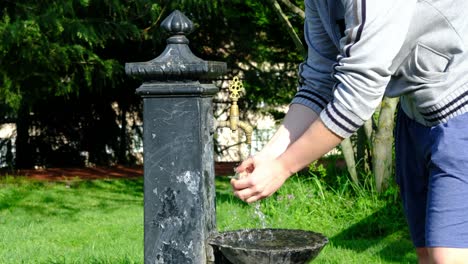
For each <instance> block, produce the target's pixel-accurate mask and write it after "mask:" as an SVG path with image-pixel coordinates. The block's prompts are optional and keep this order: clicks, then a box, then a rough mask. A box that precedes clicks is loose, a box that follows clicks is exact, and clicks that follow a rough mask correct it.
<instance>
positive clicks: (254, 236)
mask: <svg viewBox="0 0 468 264" xmlns="http://www.w3.org/2000/svg"><path fill="white" fill-rule="evenodd" d="M208 243H209V244H211V245H213V246H215V247H217V249H218V250H219V251H221V253H222V254H223V256H224V257H225V258H226V259H228V260H229V261H230V262H232V263H234V264H252V263H255V264H273V263H274V264H293V263H294V264H302V263H309V262H310V261H312V260H313V259H314V258H315V257H316V256H317V255H318V254H319V253H320V251H321V250H322V248H323V247H324V246H325V245H326V244H327V243H328V238H326V237H325V236H323V235H322V234H319V233H315V232H311V231H304V230H297V229H243V230H235V231H227V232H221V233H217V234H215V235H213V236H211V237H210V238H209V241H208Z"/></svg>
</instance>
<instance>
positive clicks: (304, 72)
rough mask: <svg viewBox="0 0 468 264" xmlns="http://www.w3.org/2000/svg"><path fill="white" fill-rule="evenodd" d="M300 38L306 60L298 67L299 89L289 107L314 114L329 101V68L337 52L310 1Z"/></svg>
mask: <svg viewBox="0 0 468 264" xmlns="http://www.w3.org/2000/svg"><path fill="white" fill-rule="evenodd" d="M305 13H306V17H305V21H304V32H305V33H304V37H305V41H306V43H307V47H308V51H307V52H308V54H307V59H306V60H305V61H304V62H303V63H302V64H301V65H300V66H299V88H298V92H297V93H296V95H295V97H294V98H293V100H292V104H295V103H296V104H302V105H305V106H307V107H309V108H311V109H312V110H313V111H315V112H316V113H317V114H320V112H321V111H322V110H323V109H324V108H325V106H326V105H327V104H328V103H329V102H330V101H331V100H332V97H333V95H332V88H333V85H334V84H335V83H336V81H335V80H334V79H333V77H332V69H333V65H334V64H335V63H336V59H337V56H338V54H339V50H338V48H337V46H336V45H335V44H334V43H333V42H332V40H331V39H330V37H329V34H328V33H327V31H326V30H325V27H324V26H323V23H322V21H321V19H320V17H319V15H318V12H317V7H316V6H315V2H314V1H309V0H306V1H305Z"/></svg>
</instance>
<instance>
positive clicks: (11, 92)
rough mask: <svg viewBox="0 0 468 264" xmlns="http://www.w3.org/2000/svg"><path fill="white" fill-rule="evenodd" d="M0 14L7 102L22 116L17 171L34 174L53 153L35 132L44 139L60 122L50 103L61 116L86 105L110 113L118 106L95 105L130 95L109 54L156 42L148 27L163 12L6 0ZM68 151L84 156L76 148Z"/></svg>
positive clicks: (0, 94) (136, 5) (130, 4)
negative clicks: (53, 123) (27, 170)
mask: <svg viewBox="0 0 468 264" xmlns="http://www.w3.org/2000/svg"><path fill="white" fill-rule="evenodd" d="M0 10H2V14H1V16H0V37H1V41H0V59H1V63H0V86H1V90H0V100H3V101H5V102H6V104H7V105H8V107H9V108H11V109H13V111H14V113H15V116H16V125H17V140H16V166H17V167H18V168H24V167H31V166H33V165H35V163H38V162H39V163H40V162H41V161H40V160H38V156H39V154H38V151H37V150H39V152H40V151H45V150H44V147H45V146H44V147H42V148H40V147H38V145H37V144H36V145H35V144H34V140H33V139H32V138H31V132H32V131H31V130H35V132H34V131H33V134H34V133H35V135H36V136H40V135H43V134H44V133H45V132H47V133H52V131H51V130H50V129H49V130H48V128H50V127H48V126H46V124H47V123H48V121H51V120H55V119H54V117H58V116H60V115H59V114H60V113H54V109H51V108H54V107H51V105H50V104H51V103H55V104H57V105H55V107H56V110H57V111H62V110H63V109H59V106H62V107H65V108H66V107H68V108H69V109H71V106H73V105H76V103H78V102H79V103H80V104H83V105H88V106H90V105H91V108H94V109H100V108H106V109H109V108H110V107H111V105H110V103H111V102H108V101H101V103H102V105H101V106H100V105H99V103H98V102H96V103H93V102H90V100H89V99H91V98H93V97H95V96H102V97H104V95H105V94H108V93H111V91H112V92H113V94H114V95H115V94H121V93H120V92H119V91H121V90H122V89H124V88H122V87H124V84H125V78H124V71H123V62H122V61H119V58H118V56H108V55H109V52H108V51H109V49H114V50H119V49H120V50H121V51H122V50H125V49H124V46H125V45H126V44H133V43H134V42H143V40H145V39H149V35H148V34H147V33H146V32H145V31H142V30H140V28H142V26H141V24H143V25H145V24H146V23H147V21H152V20H153V19H155V18H156V17H157V15H159V12H160V8H159V5H157V4H150V3H148V2H147V1H139V0H133V1H117V0H116V1H89V0H68V1H47V2H46V3H43V2H42V1H32V0H29V1H28V0H26V1H11V0H6V1H2V2H1V3H0ZM129 40H130V41H129ZM131 41H133V43H131ZM141 54H143V53H141ZM113 55H115V54H113ZM121 58H122V56H121ZM116 91H117V92H116ZM127 95H128V93H127ZM112 100H117V98H116V97H114V98H112ZM73 103H75V104H73ZM106 111H107V112H109V111H108V110H105V112H106ZM68 113H69V114H73V112H71V113H70V112H68ZM42 114H43V115H42ZM56 114H57V115H56ZM93 114H96V112H94V113H93ZM51 115H52V116H51ZM40 116H42V119H41V120H39V119H38V117H40ZM51 117H52V118H51ZM67 118H68V119H70V120H73V119H74V117H73V116H68V117H64V118H62V121H65V120H67ZM56 120H58V119H56ZM56 125H57V124H56ZM77 127H79V126H77ZM104 131H105V130H104ZM54 132H56V134H55V138H56V140H58V141H60V140H65V141H67V140H66V139H67V137H68V136H69V135H65V134H63V133H64V131H57V130H55V131H54ZM68 132H70V131H68ZM68 132H67V133H68ZM95 133H102V131H95ZM50 135H51V134H49V136H50ZM39 138H41V137H39ZM49 138H52V137H49ZM101 138H105V137H101ZM42 139H44V138H43V137H42ZM43 143H45V142H43ZM47 143H50V145H49V146H48V148H51V149H54V148H59V147H63V146H60V145H61V142H57V144H52V142H47ZM62 143H63V142H62ZM95 143H96V142H95ZM42 145H45V144H42ZM68 147H72V148H74V149H76V147H73V144H68ZM104 148H105V147H104V146H101V149H100V151H102V150H103V149H104ZM54 152H57V149H55V150H54ZM42 156H44V155H42ZM39 159H40V158H39Z"/></svg>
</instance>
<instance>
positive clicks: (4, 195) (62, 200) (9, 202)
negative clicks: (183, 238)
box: [0, 179, 143, 221]
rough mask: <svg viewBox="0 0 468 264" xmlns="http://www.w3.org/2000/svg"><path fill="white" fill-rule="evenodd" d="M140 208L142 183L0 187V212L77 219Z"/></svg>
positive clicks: (31, 183) (15, 184)
mask: <svg viewBox="0 0 468 264" xmlns="http://www.w3.org/2000/svg"><path fill="white" fill-rule="evenodd" d="M126 205H138V206H140V205H141V207H142V208H143V180H142V179H125V180H122V179H118V180H86V181H81V180H74V181H68V182H53V183H51V182H35V181H21V182H14V181H13V182H10V183H5V184H2V189H1V190H0V212H2V211H6V210H8V211H11V212H13V211H16V212H18V213H21V212H23V213H26V214H28V216H31V217H38V218H36V219H37V220H39V221H40V219H41V218H39V217H44V218H46V217H51V216H56V217H61V218H66V219H67V220H70V221H73V220H78V219H77V218H76V217H75V216H76V215H77V214H79V213H81V212H86V211H99V212H104V213H106V212H111V211H114V210H119V208H121V207H122V206H126Z"/></svg>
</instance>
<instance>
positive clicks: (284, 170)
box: [275, 156, 295, 179]
mask: <svg viewBox="0 0 468 264" xmlns="http://www.w3.org/2000/svg"><path fill="white" fill-rule="evenodd" d="M275 161H276V164H278V167H279V170H280V175H284V177H285V179H287V178H289V177H291V175H293V174H294V173H295V171H294V170H293V169H292V168H291V167H290V166H289V165H288V163H287V162H286V160H285V159H284V158H281V156H280V157H278V158H276V159H275Z"/></svg>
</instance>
